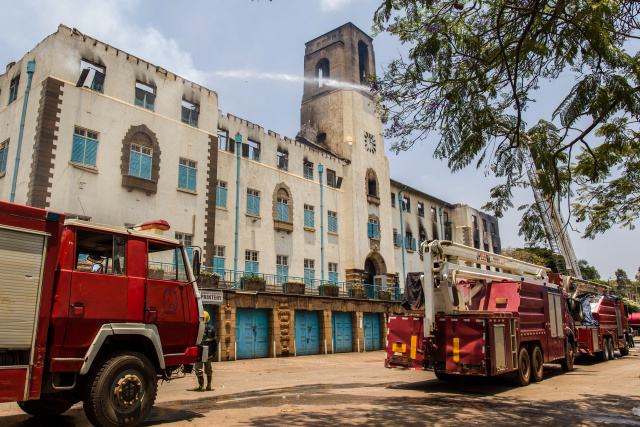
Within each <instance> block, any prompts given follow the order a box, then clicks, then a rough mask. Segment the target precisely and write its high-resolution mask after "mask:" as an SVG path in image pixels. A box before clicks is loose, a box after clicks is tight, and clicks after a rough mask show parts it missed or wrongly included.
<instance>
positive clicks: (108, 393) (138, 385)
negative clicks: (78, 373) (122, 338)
mask: <svg viewBox="0 0 640 427" xmlns="http://www.w3.org/2000/svg"><path fill="white" fill-rule="evenodd" d="M157 391H158V378H157V377H156V372H155V369H154V368H153V363H151V361H150V360H149V359H148V358H147V357H146V356H144V355H143V354H140V353H137V352H134V351H123V352H119V353H115V354H111V355H109V356H107V357H106V358H104V359H102V361H101V362H100V363H98V364H96V365H95V367H94V368H92V370H91V372H90V373H89V375H88V378H87V381H86V388H85V394H84V411H85V413H86V414H87V418H89V421H91V423H92V424H93V425H95V426H135V425H138V424H139V423H140V422H142V421H143V420H144V419H145V418H146V417H147V415H149V412H150V411H151V407H152V406H153V402H154V401H155V399H156V392H157Z"/></svg>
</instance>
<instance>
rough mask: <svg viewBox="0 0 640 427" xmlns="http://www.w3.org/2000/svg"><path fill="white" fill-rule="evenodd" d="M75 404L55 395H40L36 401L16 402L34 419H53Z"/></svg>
mask: <svg viewBox="0 0 640 427" xmlns="http://www.w3.org/2000/svg"><path fill="white" fill-rule="evenodd" d="M74 403H76V402H74V401H73V400H69V399H61V398H59V397H57V396H55V394H44V393H43V394H41V395H40V399H38V400H26V401H24V402H18V406H19V407H20V409H22V410H23V411H24V412H26V413H27V414H29V415H31V416H34V417H54V416H56V415H60V414H62V413H64V412H67V411H68V410H69V408H71V407H72V406H73V404H74Z"/></svg>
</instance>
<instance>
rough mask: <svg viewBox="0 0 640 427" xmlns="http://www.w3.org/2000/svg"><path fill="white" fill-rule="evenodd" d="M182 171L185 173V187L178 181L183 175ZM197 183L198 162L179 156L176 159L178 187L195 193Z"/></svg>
mask: <svg viewBox="0 0 640 427" xmlns="http://www.w3.org/2000/svg"><path fill="white" fill-rule="evenodd" d="M183 171H184V173H185V174H186V187H183V186H182V185H181V182H180V180H181V179H182V178H181V177H182V175H183ZM192 171H193V172H192ZM192 175H193V176H192ZM197 183H198V162H196V161H195V160H191V159H187V158H186V157H180V158H179V159H178V188H180V189H182V190H187V191H193V192H194V193H195V191H196V189H197ZM191 184H193V185H191ZM192 187H193V188H192ZM216 190H217V188H216Z"/></svg>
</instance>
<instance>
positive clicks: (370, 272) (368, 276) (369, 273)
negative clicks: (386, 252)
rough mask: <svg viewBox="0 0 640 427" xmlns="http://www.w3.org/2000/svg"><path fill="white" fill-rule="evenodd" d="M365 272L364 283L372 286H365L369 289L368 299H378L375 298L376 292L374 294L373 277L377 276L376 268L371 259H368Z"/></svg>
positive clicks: (365, 263)
mask: <svg viewBox="0 0 640 427" xmlns="http://www.w3.org/2000/svg"><path fill="white" fill-rule="evenodd" d="M364 272H365V278H364V283H365V284H366V285H370V286H365V287H366V288H367V298H377V297H375V296H374V292H373V276H375V275H376V266H375V264H374V263H373V261H372V260H371V259H369V258H367V260H366V261H365V262H364Z"/></svg>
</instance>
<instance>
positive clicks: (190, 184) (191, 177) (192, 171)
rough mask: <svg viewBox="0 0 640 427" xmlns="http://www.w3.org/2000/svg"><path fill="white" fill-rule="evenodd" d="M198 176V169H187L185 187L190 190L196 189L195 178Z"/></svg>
mask: <svg viewBox="0 0 640 427" xmlns="http://www.w3.org/2000/svg"><path fill="white" fill-rule="evenodd" d="M197 176H198V171H197V170H195V169H189V170H188V177H189V179H188V186H187V189H188V190H191V191H196V178H197Z"/></svg>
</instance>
